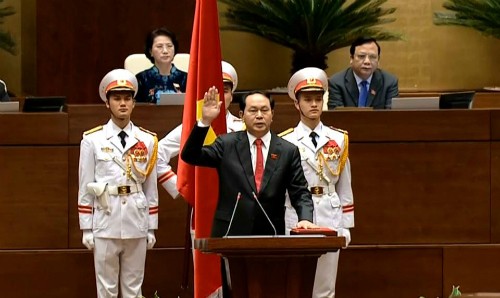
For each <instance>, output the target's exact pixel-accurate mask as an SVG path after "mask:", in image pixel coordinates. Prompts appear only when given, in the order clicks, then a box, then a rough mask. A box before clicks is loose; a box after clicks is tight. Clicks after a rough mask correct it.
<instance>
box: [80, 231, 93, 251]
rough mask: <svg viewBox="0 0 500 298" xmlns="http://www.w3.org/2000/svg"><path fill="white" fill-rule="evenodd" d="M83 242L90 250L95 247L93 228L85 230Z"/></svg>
mask: <svg viewBox="0 0 500 298" xmlns="http://www.w3.org/2000/svg"><path fill="white" fill-rule="evenodd" d="M82 244H83V245H85V247H87V248H88V249H89V250H92V249H94V233H92V230H83V237H82Z"/></svg>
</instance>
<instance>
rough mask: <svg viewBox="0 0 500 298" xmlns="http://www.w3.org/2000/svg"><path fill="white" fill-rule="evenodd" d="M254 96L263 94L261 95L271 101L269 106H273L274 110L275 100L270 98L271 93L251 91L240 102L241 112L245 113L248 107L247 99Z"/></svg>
mask: <svg viewBox="0 0 500 298" xmlns="http://www.w3.org/2000/svg"><path fill="white" fill-rule="evenodd" d="M253 94H261V95H264V96H265V97H267V98H268V99H269V104H270V105H271V110H274V99H273V98H272V97H271V96H269V93H267V92H263V91H258V90H255V91H249V92H248V93H247V94H245V95H244V96H243V98H242V99H241V100H240V111H245V107H246V105H247V97H248V96H250V95H253Z"/></svg>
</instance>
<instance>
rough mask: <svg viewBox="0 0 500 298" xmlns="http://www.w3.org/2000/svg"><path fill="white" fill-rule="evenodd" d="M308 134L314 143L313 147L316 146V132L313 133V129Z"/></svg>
mask: <svg viewBox="0 0 500 298" xmlns="http://www.w3.org/2000/svg"><path fill="white" fill-rule="evenodd" d="M309 136H310V137H311V141H312V143H313V145H314V147H315V148H316V147H317V146H318V141H316V137H317V136H318V134H317V133H315V132H314V131H312V132H311V133H310V134H309Z"/></svg>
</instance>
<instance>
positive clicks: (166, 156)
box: [157, 111, 245, 199]
mask: <svg viewBox="0 0 500 298" xmlns="http://www.w3.org/2000/svg"><path fill="white" fill-rule="evenodd" d="M226 125H227V132H233V131H240V130H243V129H244V127H245V124H244V123H243V120H241V119H240V118H238V117H236V116H233V114H231V113H230V112H229V111H228V112H227V113H226ZM181 135H182V124H181V125H179V126H177V127H176V128H174V129H173V130H172V131H170V132H169V133H168V134H167V135H166V136H165V137H164V138H163V139H161V140H160V142H158V163H157V172H158V183H159V184H161V185H162V186H163V188H165V190H166V191H167V192H168V194H169V195H170V196H171V197H172V198H174V199H175V198H176V197H177V195H179V192H178V191H177V174H175V172H174V171H173V170H172V167H171V166H170V159H171V158H174V157H176V156H177V155H179V150H180V147H181Z"/></svg>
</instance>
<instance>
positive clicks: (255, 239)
mask: <svg viewBox="0 0 500 298" xmlns="http://www.w3.org/2000/svg"><path fill="white" fill-rule="evenodd" d="M344 246H345V237H334V236H323V235H317V236H316V235H307V236H302V235H300V236H240V237H229V238H201V239H195V241H194V247H195V248H196V249H199V250H201V251H202V252H204V253H218V254H253V255H264V254H265V255H270V254H273V255H274V254H302V255H304V254H318V253H319V254H323V253H326V252H333V251H337V250H338V249H339V248H342V247H344Z"/></svg>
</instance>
